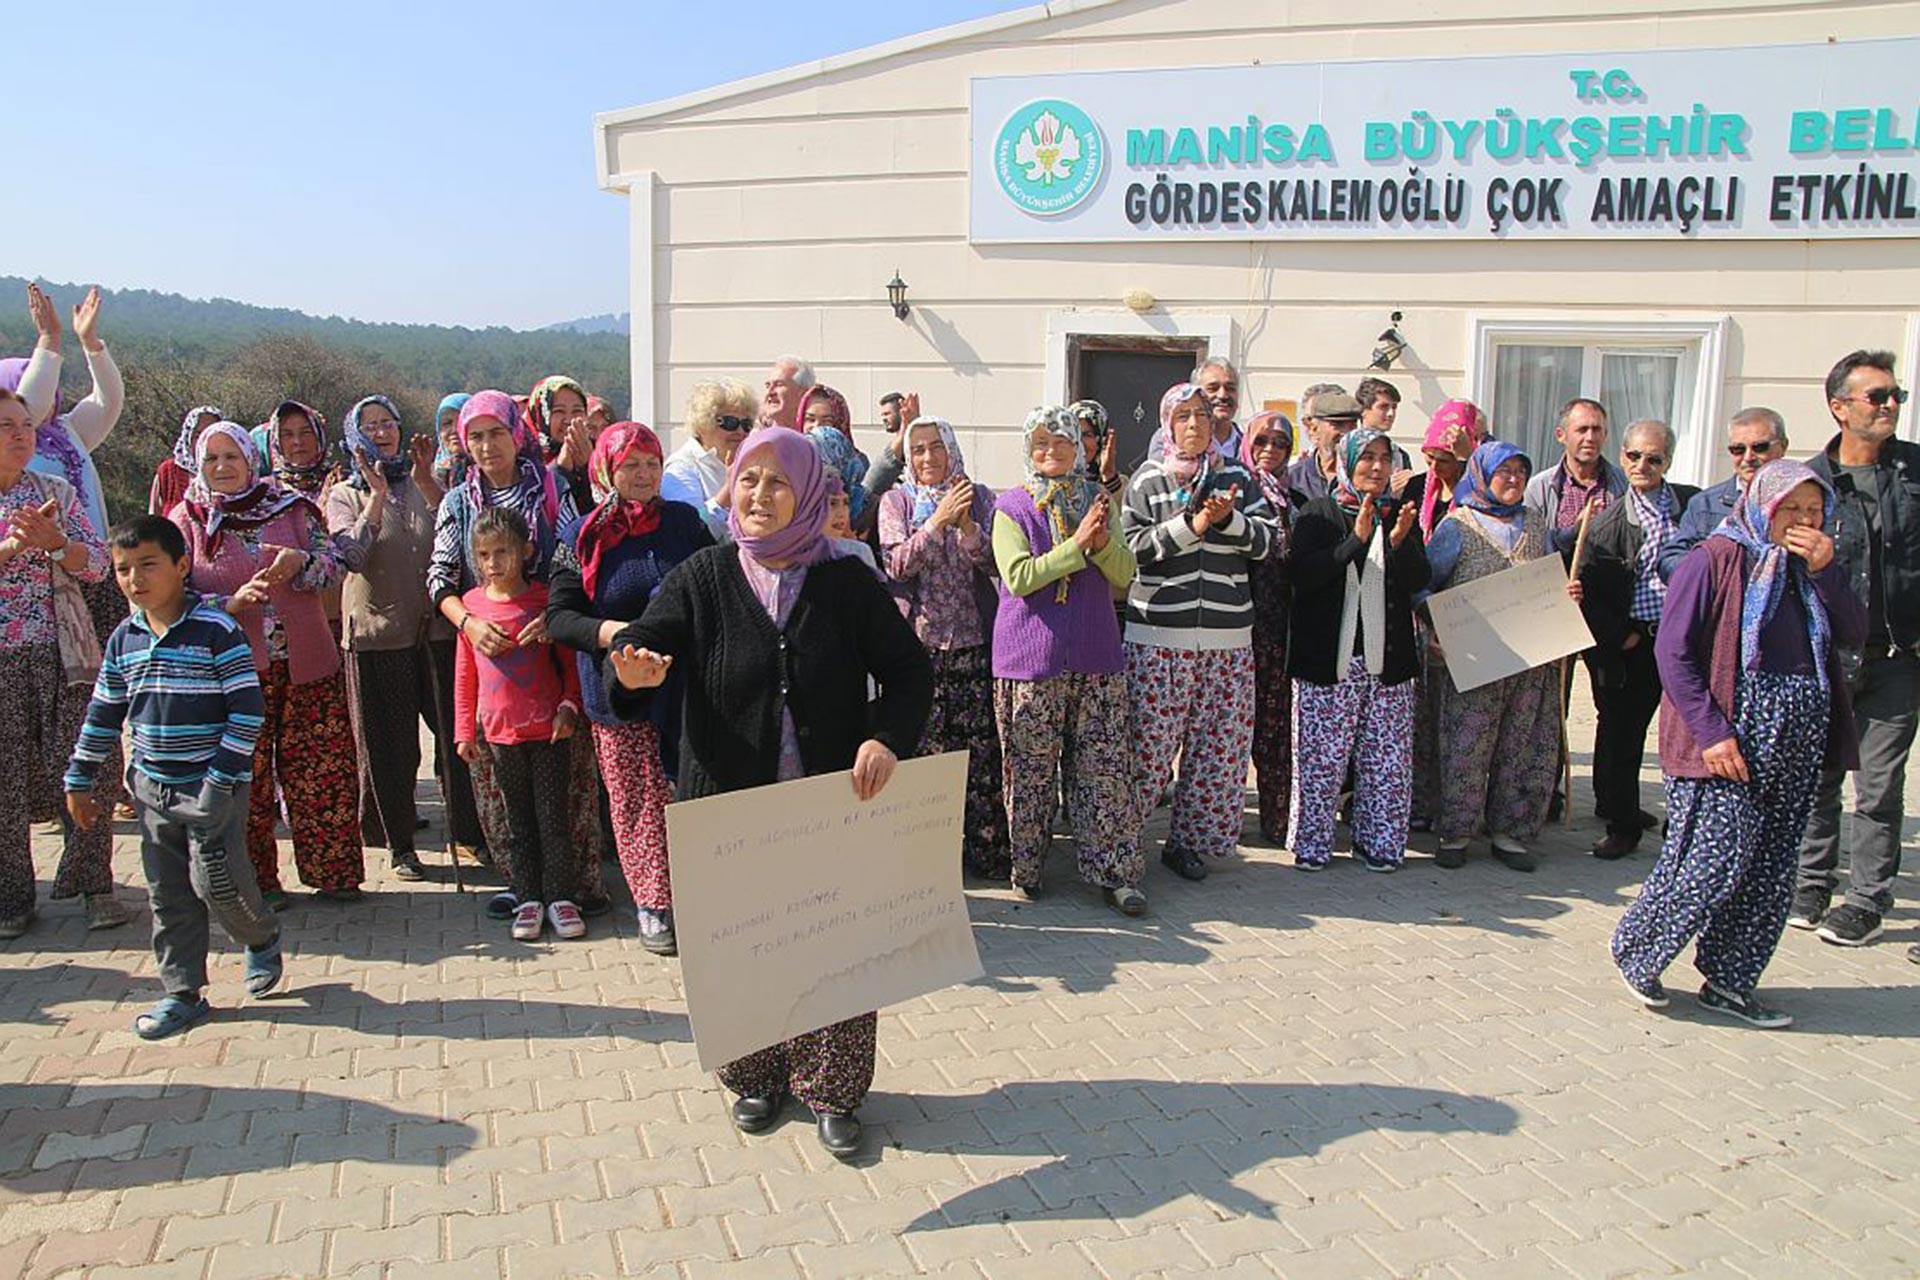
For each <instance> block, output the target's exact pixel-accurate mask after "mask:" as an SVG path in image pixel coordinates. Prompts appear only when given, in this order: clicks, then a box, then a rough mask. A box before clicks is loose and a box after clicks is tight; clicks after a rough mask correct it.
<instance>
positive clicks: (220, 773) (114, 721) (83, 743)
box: [66, 592, 265, 791]
mask: <svg viewBox="0 0 1920 1280" xmlns="http://www.w3.org/2000/svg"><path fill="white" fill-rule="evenodd" d="M264 711H265V704H264V703H263V701H262V700H261V696H260V680H259V677H258V676H256V675H255V674H254V670H253V649H252V646H250V645H249V644H248V643H247V635H246V632H244V631H242V630H241V629H240V624H239V623H238V622H236V621H234V619H233V618H232V617H230V616H229V615H228V614H227V613H226V612H225V611H224V610H221V609H218V608H215V607H214V606H213V605H212V604H209V603H208V602H207V601H205V600H203V599H202V598H201V597H200V596H198V595H195V594H194V593H192V592H188V593H187V610H186V612H185V613H183V614H181V615H180V618H179V619H178V620H177V621H176V622H175V623H174V624H173V625H172V626H171V627H169V628H167V630H166V632H165V633H164V634H162V635H155V634H154V633H153V631H152V629H151V628H149V627H148V625H147V620H146V615H145V614H143V613H138V612H136V613H135V614H134V615H133V616H132V617H130V618H128V619H127V620H126V621H125V622H122V623H121V624H120V625H119V626H118V627H115V628H114V631H113V635H112V636H111V637H110V638H109V639H108V640H107V643H106V652H105V653H104V654H103V655H102V657H101V660H100V676H99V679H97V680H96V681H95V682H94V686H93V700H92V701H91V702H90V703H88V705H87V719H86V723H85V724H83V725H82V726H81V728H80V740H79V742H77V743H76V744H75V745H74V748H73V759H72V760H71V761H69V762H68V764H67V774H66V789H67V790H68V791H90V790H92V789H93V781H94V776H95V775H96V774H97V773H98V772H99V770H100V766H101V765H102V764H103V763H104V762H105V761H106V758H107V755H108V753H109V752H110V751H111V750H112V749H113V746H114V744H115V743H117V742H118V741H119V740H120V728H121V725H122V724H131V725H132V728H133V752H132V757H131V759H130V761H129V763H131V764H132V766H133V767H134V768H136V769H138V770H139V771H140V772H141V773H144V774H145V775H147V776H148V777H149V778H152V779H153V780H154V781H156V782H161V783H165V784H167V785H168V786H175V787H192V786H198V785H199V784H200V783H201V781H202V780H205V781H208V782H211V783H213V784H214V785H215V786H217V787H224V788H229V789H230V788H232V787H235V786H238V785H239V784H240V783H243V782H249V781H251V780H252V778H253V744H254V741H255V739H257V738H258V737H259V736H260V725H261V722H262V718H263V713H264Z"/></svg>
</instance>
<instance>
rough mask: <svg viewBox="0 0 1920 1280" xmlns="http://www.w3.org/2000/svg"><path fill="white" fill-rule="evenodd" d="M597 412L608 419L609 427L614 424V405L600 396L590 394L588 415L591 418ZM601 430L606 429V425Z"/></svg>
mask: <svg viewBox="0 0 1920 1280" xmlns="http://www.w3.org/2000/svg"><path fill="white" fill-rule="evenodd" d="M596 413H597V414H599V415H600V416H601V417H603V418H605V419H606V420H607V426H608V427H610V426H612V425H613V424H614V416H613V406H612V405H610V404H608V403H607V402H606V401H605V400H602V399H601V398H600V397H599V396H588V397H587V416H588V417H589V418H591V417H592V416H593V415H594V414H596ZM601 430H602V431H604V430H606V427H602V428H601Z"/></svg>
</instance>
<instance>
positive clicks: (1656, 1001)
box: [1620, 973, 1673, 1009]
mask: <svg viewBox="0 0 1920 1280" xmlns="http://www.w3.org/2000/svg"><path fill="white" fill-rule="evenodd" d="M1620 980H1621V981H1622V982H1624V983H1626V984H1627V990H1629V991H1631V992H1633V998H1634V999H1636V1000H1638V1001H1639V1002H1640V1003H1641V1004H1643V1005H1645V1006H1647V1008H1649V1009H1664V1008H1666V1007H1667V1006H1668V1005H1670V1004H1672V1003H1673V1001H1672V1000H1670V999H1669V998H1668V997H1667V988H1666V984H1665V983H1663V982H1661V981H1660V979H1658V978H1648V979H1647V980H1646V981H1645V982H1635V981H1634V980H1633V979H1632V978H1629V977H1628V976H1627V975H1626V974H1624V973H1623V974H1621V975H1620Z"/></svg>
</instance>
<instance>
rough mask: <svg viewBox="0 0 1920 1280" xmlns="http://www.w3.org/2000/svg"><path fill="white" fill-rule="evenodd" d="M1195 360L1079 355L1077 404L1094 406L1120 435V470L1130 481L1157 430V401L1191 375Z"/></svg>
mask: <svg viewBox="0 0 1920 1280" xmlns="http://www.w3.org/2000/svg"><path fill="white" fill-rule="evenodd" d="M1197 362H1198V355H1197V354H1196V353H1195V352H1191V351H1180V352H1167V351H1100V350H1092V351H1082V352H1081V353H1080V368H1079V378H1078V379H1077V380H1076V385H1077V386H1078V388H1079V398H1081V399H1083V400H1098V401H1099V402H1100V403H1101V404H1103V405H1105V406H1106V409H1107V417H1108V419H1109V420H1110V421H1111V422H1112V423H1113V428H1114V430H1115V431H1117V432H1119V434H1120V445H1119V465H1120V470H1121V471H1122V472H1123V473H1125V474H1128V475H1131V474H1132V473H1133V472H1134V471H1135V470H1136V469H1138V467H1139V466H1140V463H1141V462H1142V461H1144V460H1145V458H1146V456H1147V444H1148V442H1149V441H1150V440H1152V439H1153V433H1154V432H1155V431H1158V430H1159V429H1160V397H1161V396H1163V395H1165V394H1166V392H1167V388H1168V387H1171V386H1173V385H1174V384H1175V383H1177V382H1184V381H1186V379H1187V378H1188V377H1189V376H1190V375H1191V374H1192V373H1193V367H1194V365H1195V364H1196V363H1197Z"/></svg>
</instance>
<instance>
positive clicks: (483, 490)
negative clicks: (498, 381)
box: [460, 391, 560, 546]
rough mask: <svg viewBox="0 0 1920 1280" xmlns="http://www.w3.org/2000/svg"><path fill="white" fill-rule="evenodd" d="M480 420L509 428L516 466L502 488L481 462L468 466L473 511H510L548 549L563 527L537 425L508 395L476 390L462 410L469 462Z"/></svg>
mask: <svg viewBox="0 0 1920 1280" xmlns="http://www.w3.org/2000/svg"><path fill="white" fill-rule="evenodd" d="M479 418H492V419H493V420H494V421H495V422H498V423H500V424H501V425H502V426H504V427H506V429H507V433H508V434H509V435H511V436H512V437H513V447H514V451H515V452H516V453H517V454H518V458H517V459H516V461H515V464H514V465H515V472H514V479H513V480H512V482H510V483H509V484H507V485H506V486H504V487H502V488H498V489H495V488H492V487H490V486H489V485H488V484H487V481H486V475H485V473H484V472H483V471H482V470H481V468H480V464H479V463H477V462H476V463H474V464H473V465H472V466H470V467H468V468H467V479H466V486H467V495H468V497H469V499H470V500H471V501H472V503H473V509H474V512H475V513H476V514H477V513H479V512H481V511H485V510H486V509H487V508H488V507H511V508H512V509H513V510H514V511H516V512H518V513H519V515H520V518H521V519H523V520H525V521H526V522H527V528H529V529H531V530H533V531H534V532H535V533H536V535H538V536H536V539H535V545H536V546H546V545H549V543H548V540H547V537H546V536H545V535H548V534H551V533H553V532H554V531H555V530H556V528H557V527H558V525H559V522H560V494H559V490H558V489H557V488H555V486H554V482H553V473H552V472H551V471H549V470H547V464H546V460H545V457H544V456H543V451H542V448H541V443H540V438H539V437H538V436H537V435H535V434H534V430H533V424H532V423H530V422H528V421H527V419H526V415H524V414H522V413H521V412H520V406H519V405H517V404H515V403H514V402H513V397H512V396H510V395H508V394H507V393H506V392H504V391H476V392H475V393H474V394H473V395H471V396H469V397H468V398H467V402H466V403H465V404H463V405H461V406H460V447H461V448H462V449H466V450H467V456H468V457H469V458H471V457H472V456H473V452H472V450H471V448H469V446H468V445H467V429H468V428H469V427H470V426H472V424H473V423H474V421H475V420H476V419H479ZM543 521H544V525H543V523H542V522H543Z"/></svg>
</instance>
